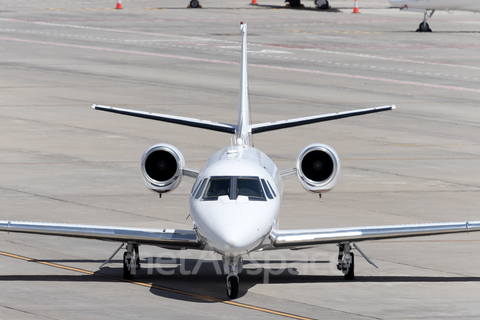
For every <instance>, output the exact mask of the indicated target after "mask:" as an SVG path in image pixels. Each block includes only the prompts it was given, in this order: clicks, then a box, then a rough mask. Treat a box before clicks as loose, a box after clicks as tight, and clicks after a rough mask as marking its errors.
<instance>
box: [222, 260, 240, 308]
mask: <svg viewBox="0 0 480 320" xmlns="http://www.w3.org/2000/svg"><path fill="white" fill-rule="evenodd" d="M242 268H243V259H242V257H239V256H234V257H232V256H224V257H223V270H224V272H225V273H228V276H227V296H228V297H229V298H230V299H235V298H236V297H237V296H238V287H239V285H238V283H239V278H238V273H240V272H242Z"/></svg>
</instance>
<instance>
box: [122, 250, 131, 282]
mask: <svg viewBox="0 0 480 320" xmlns="http://www.w3.org/2000/svg"><path fill="white" fill-rule="evenodd" d="M127 253H128V252H124V253H123V279H126V280H131V279H133V275H132V274H131V273H130V270H129V269H128V265H132V263H131V261H127ZM128 260H130V259H128Z"/></svg>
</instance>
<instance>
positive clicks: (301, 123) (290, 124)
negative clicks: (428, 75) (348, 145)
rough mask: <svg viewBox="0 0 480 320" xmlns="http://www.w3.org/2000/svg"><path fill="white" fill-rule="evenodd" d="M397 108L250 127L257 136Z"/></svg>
mask: <svg viewBox="0 0 480 320" xmlns="http://www.w3.org/2000/svg"><path fill="white" fill-rule="evenodd" d="M395 108H396V107H395V106H384V107H376V108H367V109H357V110H351V111H343V112H338V113H329V114H323V115H318V116H311V117H304V118H296V119H290V120H281V121H276V122H266V123H259V124H253V125H251V126H250V128H251V129H252V134H255V133H261V132H267V131H273V130H280V129H285V128H291V127H298V126H304V125H307V124H312V123H317V122H323V121H331V120H337V119H343V118H348V117H355V116H361V115H364V114H370V113H376V112H382V111H388V110H393V109H395Z"/></svg>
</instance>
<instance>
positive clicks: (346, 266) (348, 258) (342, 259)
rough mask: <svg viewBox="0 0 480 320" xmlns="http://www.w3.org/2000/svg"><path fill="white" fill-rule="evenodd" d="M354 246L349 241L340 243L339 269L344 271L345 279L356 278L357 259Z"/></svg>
mask: <svg viewBox="0 0 480 320" xmlns="http://www.w3.org/2000/svg"><path fill="white" fill-rule="evenodd" d="M351 249H352V247H351V246H350V244H349V243H346V244H339V245H338V264H337V269H338V270H340V271H342V272H343V275H344V278H345V280H354V279H355V272H354V269H355V260H354V255H353V252H350V250H351Z"/></svg>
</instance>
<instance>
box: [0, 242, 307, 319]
mask: <svg viewBox="0 0 480 320" xmlns="http://www.w3.org/2000/svg"><path fill="white" fill-rule="evenodd" d="M0 255H3V256H5V257H10V258H14V259H19V260H23V261H27V262H33V263H38V264H41V265H46V266H49V267H54V268H59V269H63V270H68V271H73V272H77V273H83V274H88V275H92V276H97V277H101V278H107V279H112V280H116V281H122V282H127V283H131V284H135V285H138V286H142V287H147V288H151V289H158V290H163V291H168V292H172V293H177V294H181V295H187V296H190V297H194V298H197V299H200V300H205V301H210V302H220V303H225V304H228V305H232V306H236V307H241V308H245V309H250V310H256V311H260V312H264V313H268V314H274V315H278V316H282V317H286V318H290V319H298V320H312V318H307V317H302V316H298V315H294V314H290V313H285V312H280V311H275V310H272V309H267V308H262V307H257V306H253V305H249V304H245V303H240V302H235V301H231V300H223V299H219V298H215V297H211V296H206V295H202V294H196V293H192V292H187V291H182V290H177V289H173V288H168V287H163V286H159V285H156V284H151V283H145V282H141V281H135V280H128V279H123V278H120V277H115V276H110V275H106V274H102V273H96V272H93V271H88V270H85V269H80V268H75V267H69V266H65V265H61V264H57V263H51V262H47V261H42V260H37V259H33V258H28V257H24V256H20V255H17V254H12V253H8V252H3V251H0Z"/></svg>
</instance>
